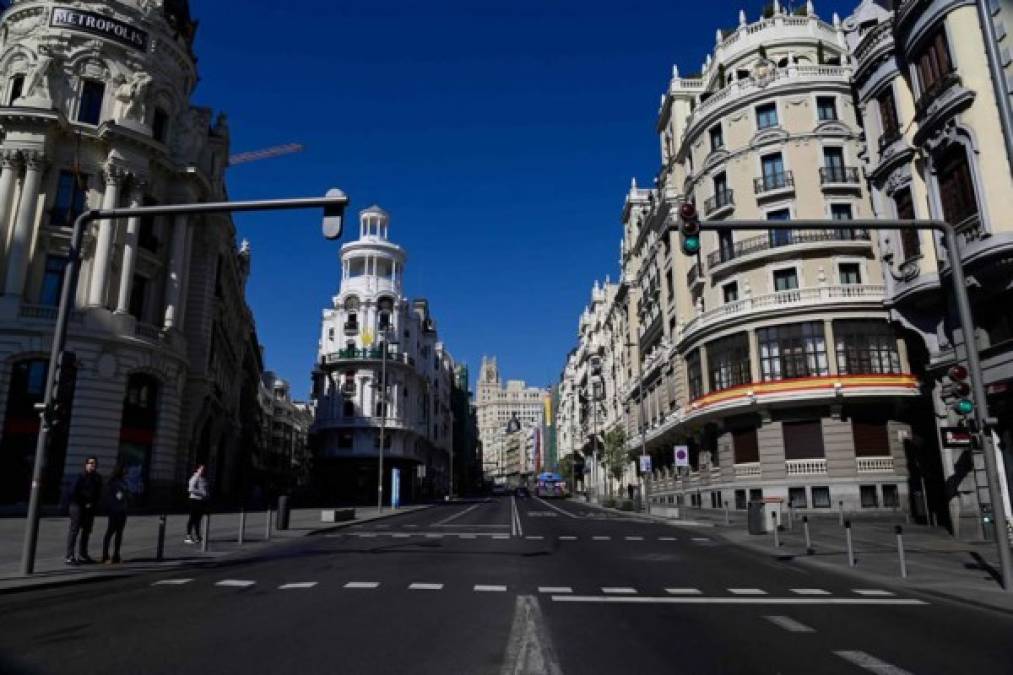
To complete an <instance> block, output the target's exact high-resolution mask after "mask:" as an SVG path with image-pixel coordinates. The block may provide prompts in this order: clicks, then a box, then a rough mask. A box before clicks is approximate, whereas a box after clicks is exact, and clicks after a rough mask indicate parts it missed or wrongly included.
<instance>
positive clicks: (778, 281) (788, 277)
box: [774, 267, 798, 291]
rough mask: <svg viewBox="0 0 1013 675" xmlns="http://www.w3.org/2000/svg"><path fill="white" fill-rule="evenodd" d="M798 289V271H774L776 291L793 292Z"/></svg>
mask: <svg viewBox="0 0 1013 675" xmlns="http://www.w3.org/2000/svg"><path fill="white" fill-rule="evenodd" d="M797 288H798V271H797V270H796V269H795V268H794V267H788V268H786V269H783V270H774V290H775V291H793V290H795V289H797Z"/></svg>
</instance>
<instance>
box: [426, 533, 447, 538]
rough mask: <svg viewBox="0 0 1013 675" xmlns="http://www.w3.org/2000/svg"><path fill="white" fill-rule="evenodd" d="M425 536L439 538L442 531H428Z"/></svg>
mask: <svg viewBox="0 0 1013 675" xmlns="http://www.w3.org/2000/svg"><path fill="white" fill-rule="evenodd" d="M426 536H427V537H429V538H430V539H439V538H440V537H442V536H443V533H442V532H429V533H427V534H426Z"/></svg>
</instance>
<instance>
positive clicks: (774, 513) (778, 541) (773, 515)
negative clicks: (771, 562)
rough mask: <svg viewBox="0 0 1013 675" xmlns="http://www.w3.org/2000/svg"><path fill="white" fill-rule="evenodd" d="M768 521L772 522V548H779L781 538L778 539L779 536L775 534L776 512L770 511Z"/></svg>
mask: <svg viewBox="0 0 1013 675" xmlns="http://www.w3.org/2000/svg"><path fill="white" fill-rule="evenodd" d="M770 519H771V520H772V521H774V548H780V547H781V538H780V536H779V534H778V532H777V511H772V512H771V514H770Z"/></svg>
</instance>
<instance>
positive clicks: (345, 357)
mask: <svg viewBox="0 0 1013 675" xmlns="http://www.w3.org/2000/svg"><path fill="white" fill-rule="evenodd" d="M382 356H383V349H382V348H381V347H373V348H370V349H356V348H355V347H349V348H347V349H339V350H338V351H336V352H331V353H330V354H324V358H323V362H324V363H325V364H334V363H341V362H343V361H379V360H380V359H381V358H382ZM387 362H388V363H401V364H405V365H409V366H414V365H415V359H413V358H412V357H411V356H409V355H408V354H405V353H403V352H390V351H388V352H387Z"/></svg>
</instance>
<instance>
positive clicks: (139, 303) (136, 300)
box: [130, 274, 148, 322]
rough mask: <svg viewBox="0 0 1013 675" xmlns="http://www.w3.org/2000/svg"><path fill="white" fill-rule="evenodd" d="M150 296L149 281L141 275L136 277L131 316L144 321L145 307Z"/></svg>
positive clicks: (131, 296) (131, 301) (131, 300)
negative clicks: (148, 295)
mask: <svg viewBox="0 0 1013 675" xmlns="http://www.w3.org/2000/svg"><path fill="white" fill-rule="evenodd" d="M147 294H148V280H147V279H145V278H144V277H142V276H141V275H140V274H135V275H134V287H133V288H132V289H131V291H130V315H131V316H133V317H134V318H135V319H137V320H138V321H142V322H143V321H144V305H145V302H144V301H145V299H146V297H147Z"/></svg>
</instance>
